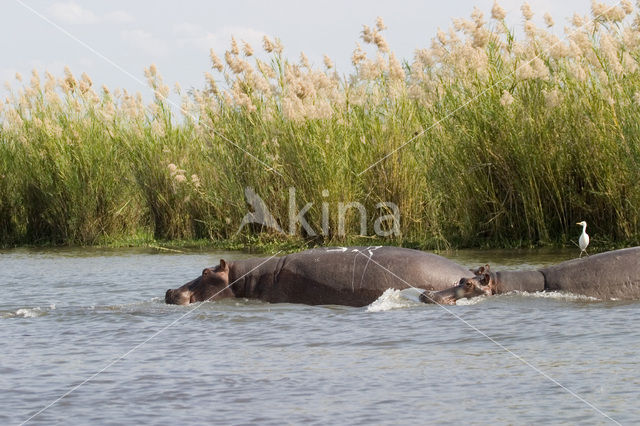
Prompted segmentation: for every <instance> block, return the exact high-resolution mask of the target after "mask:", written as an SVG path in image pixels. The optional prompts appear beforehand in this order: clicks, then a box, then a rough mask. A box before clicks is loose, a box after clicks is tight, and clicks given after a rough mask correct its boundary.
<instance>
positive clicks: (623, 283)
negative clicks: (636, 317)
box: [420, 247, 640, 304]
mask: <svg viewBox="0 0 640 426" xmlns="http://www.w3.org/2000/svg"><path fill="white" fill-rule="evenodd" d="M474 274H475V276H474V277H473V278H463V279H461V280H460V282H459V283H458V284H457V285H455V286H453V287H451V288H449V289H444V290H440V291H437V292H433V291H426V292H423V294H422V295H421V297H420V300H422V301H423V302H425V303H449V304H450V303H455V300H457V299H459V298H461V297H467V296H466V295H467V294H480V293H484V294H500V293H507V292H510V291H514V290H518V291H526V292H537V291H561V292H569V293H573V294H581V295H584V296H590V297H594V298H596V299H600V300H640V247H631V248H626V249H621V250H614V251H608V252H605V253H600V254H596V255H592V256H588V257H583V258H579V259H573V260H568V261H566V262H562V263H559V264H557V265H554V266H550V267H547V268H542V269H539V270H530V271H502V272H495V273H494V272H491V270H490V269H489V265H485V266H482V267H480V268H478V269H476V270H475V271H474ZM463 290H464V291H463Z"/></svg>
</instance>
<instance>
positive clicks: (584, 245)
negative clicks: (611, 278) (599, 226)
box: [576, 220, 589, 257]
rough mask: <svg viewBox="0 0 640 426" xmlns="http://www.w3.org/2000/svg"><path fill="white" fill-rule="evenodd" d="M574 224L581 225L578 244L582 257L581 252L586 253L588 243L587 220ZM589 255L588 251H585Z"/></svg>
mask: <svg viewBox="0 0 640 426" xmlns="http://www.w3.org/2000/svg"><path fill="white" fill-rule="evenodd" d="M576 225H582V235H580V239H579V240H578V245H579V246H580V256H579V257H582V252H585V253H587V246H588V245H589V234H587V222H585V221H584V220H583V221H582V222H578V223H576ZM587 256H589V253H587Z"/></svg>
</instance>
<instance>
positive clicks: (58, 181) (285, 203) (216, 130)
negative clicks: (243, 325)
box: [0, 1, 640, 248]
mask: <svg viewBox="0 0 640 426" xmlns="http://www.w3.org/2000/svg"><path fill="white" fill-rule="evenodd" d="M592 9H593V10H592V12H593V17H592V18H587V17H581V16H577V15H576V16H574V19H573V25H572V26H571V27H569V28H567V29H565V37H564V38H558V37H557V36H556V35H554V34H553V31H552V30H545V29H541V28H537V27H536V26H535V25H534V23H533V22H532V20H531V17H532V15H533V13H532V12H531V10H530V8H529V7H528V5H526V4H525V5H524V6H523V7H522V13H523V17H524V39H523V40H522V41H518V40H516V38H515V36H514V31H513V30H510V29H509V28H508V27H507V25H506V24H505V21H504V19H505V13H504V11H503V10H502V9H501V8H500V6H499V5H497V4H496V5H495V6H494V8H493V10H492V18H491V19H490V20H489V21H488V22H486V21H485V19H484V17H483V15H482V13H481V12H480V11H478V10H475V11H474V12H473V14H472V16H471V19H470V20H466V19H456V20H454V24H453V28H452V29H450V30H449V31H448V32H444V31H439V32H438V34H437V36H436V37H435V38H434V39H433V41H432V44H431V46H430V47H429V48H424V49H418V50H416V52H415V56H414V58H413V59H412V60H411V61H408V62H404V63H401V62H400V61H399V60H398V59H397V58H396V56H395V55H394V53H393V52H392V51H390V49H389V46H388V45H387V42H386V41H385V39H384V36H383V32H384V30H385V29H386V28H385V26H384V23H383V21H382V20H381V19H378V20H377V22H376V24H375V26H374V27H368V26H364V28H363V31H362V36H361V38H362V41H363V42H364V47H362V46H360V45H359V44H358V45H357V47H356V49H355V50H354V52H353V56H352V62H353V66H354V68H353V70H352V72H351V74H350V75H348V76H343V77H340V76H339V75H338V74H337V73H336V72H335V70H334V66H333V64H332V62H331V60H330V59H329V58H328V57H325V61H324V67H323V68H322V69H316V68H313V67H311V66H310V65H309V62H308V60H307V58H306V56H305V55H304V54H301V57H300V60H299V61H292V60H290V59H288V58H286V57H285V56H284V55H283V50H282V45H281V44H280V42H279V41H278V40H276V41H272V40H270V39H268V38H265V39H264V45H263V48H264V50H265V52H266V53H265V55H266V57H267V58H268V59H267V60H264V59H262V60H260V59H257V58H256V57H255V56H254V52H253V48H252V47H251V46H249V45H248V44H246V43H242V45H241V46H239V44H238V43H237V42H236V40H232V43H231V47H230V49H229V51H227V52H225V54H224V62H223V61H222V60H220V59H219V58H218V56H216V54H215V52H213V51H212V52H211V63H212V72H214V73H215V74H216V75H211V74H209V73H207V74H206V76H207V82H206V87H205V88H204V89H202V90H193V91H190V92H189V93H184V92H183V91H182V90H181V89H180V88H179V87H178V86H176V88H175V91H176V93H178V94H179V95H180V96H181V98H182V105H181V106H180V109H181V113H180V114H176V113H175V112H173V111H175V109H173V110H172V108H171V105H170V103H169V101H168V100H167V95H168V94H169V91H170V89H169V87H168V86H167V85H166V84H165V83H164V82H163V80H162V78H161V76H160V75H159V74H158V72H157V70H156V67H155V66H153V65H152V66H150V67H149V68H148V69H147V70H146V77H147V79H148V81H149V85H150V87H151V88H152V89H153V90H154V94H155V96H154V100H153V102H152V103H150V104H149V105H145V104H144V102H143V100H142V97H141V96H140V95H139V94H131V93H128V92H127V91H126V90H111V89H108V88H107V87H102V88H101V89H100V90H97V89H95V88H94V87H93V84H92V82H91V80H90V78H89V77H88V76H87V75H85V74H83V75H82V77H81V78H80V79H77V78H76V77H75V76H74V75H73V74H72V73H71V71H70V70H68V69H67V70H66V71H65V75H64V76H63V77H62V78H59V79H58V78H56V77H54V76H53V75H51V74H49V73H46V75H45V76H44V81H42V79H41V77H40V75H39V74H38V73H37V71H34V72H33V75H32V77H31V80H30V82H28V83H27V82H25V83H24V84H19V85H20V87H19V88H17V89H11V90H12V91H11V95H10V97H9V98H8V99H7V100H6V101H5V102H4V103H1V104H0V128H1V130H0V244H2V245H15V244H42V243H47V244H99V243H104V242H105V241H106V242H109V241H114V240H123V241H132V240H133V241H138V236H140V235H151V234H152V235H153V236H154V238H155V239H159V240H174V239H207V240H210V241H213V242H214V244H217V243H219V242H221V241H226V242H228V244H229V246H242V245H245V246H252V245H254V244H272V243H278V244H284V245H289V246H290V245H294V246H295V245H300V246H304V245H307V244H315V243H334V244H342V243H345V242H346V241H347V240H348V241H353V240H354V238H355V237H353V236H355V235H357V234H358V233H359V229H360V228H359V221H358V217H357V215H356V213H357V210H355V209H352V210H349V214H348V215H347V230H348V235H350V236H351V237H349V236H347V237H344V238H343V237H340V236H339V235H337V233H336V229H337V224H338V217H337V216H338V209H337V208H336V205H337V203H338V202H351V201H357V202H360V203H362V204H363V205H364V206H365V207H366V210H367V212H368V213H369V215H370V217H369V218H368V222H367V224H368V234H369V235H373V225H374V221H373V219H374V218H376V217H379V216H381V215H382V214H384V212H382V211H381V210H380V209H379V208H377V207H376V205H377V204H378V203H380V202H383V201H386V202H393V203H395V204H397V206H398V207H399V210H400V214H401V222H400V230H401V235H399V236H397V235H393V236H391V237H388V238H387V239H384V238H383V239H380V238H378V239H376V240H368V239H361V240H360V241H365V242H366V241H375V242H379V241H384V242H386V243H389V244H403V245H409V246H419V247H424V248H443V247H451V246H454V247H462V246H487V245H492V246H520V245H538V244H566V243H568V242H569V241H570V240H571V239H573V240H575V239H576V238H577V235H578V234H579V232H580V229H579V228H578V227H577V226H576V225H575V223H576V222H578V221H580V220H586V221H587V222H588V223H589V225H590V227H589V230H590V231H591V234H592V236H594V237H595V239H594V241H595V244H596V245H597V244H598V242H600V243H601V244H602V243H604V242H608V243H611V242H614V243H616V244H627V243H638V241H640V228H639V226H640V185H639V184H638V182H639V181H640V122H639V121H638V117H639V116H640V70H639V69H638V61H640V15H638V13H637V12H636V11H635V10H634V8H633V6H632V5H631V4H630V2H628V1H622V2H621V3H620V5H619V6H614V7H607V6H604V5H602V4H599V3H596V2H594V3H593V7H592ZM545 21H546V23H547V26H548V27H549V28H553V25H554V23H553V20H552V18H551V17H550V16H548V15H546V16H545ZM16 78H17V80H18V82H19V83H20V82H21V81H22V78H21V77H20V76H19V75H18V76H16ZM220 79H224V83H223V84H218V83H217V82H219V81H220ZM247 187H251V188H253V189H254V190H255V193H256V194H258V195H259V196H260V197H261V198H262V199H263V200H264V201H265V203H266V204H267V205H268V207H269V210H270V211H271V213H272V214H273V216H274V217H275V218H276V219H277V220H278V222H279V223H280V225H281V226H282V227H283V229H285V230H288V220H289V203H290V188H295V191H296V211H298V210H299V209H301V208H302V207H303V206H304V205H305V204H306V203H307V202H311V203H313V205H312V207H311V208H310V210H309V211H308V213H307V214H306V218H307V221H308V222H309V223H310V224H313V227H314V228H315V229H316V231H318V230H319V229H320V228H321V225H320V224H321V223H322V205H323V203H328V205H329V206H330V209H329V226H330V232H329V234H328V235H320V236H316V237H314V238H310V237H309V236H308V235H307V234H306V233H305V232H304V231H303V230H298V232H296V234H295V235H289V234H288V233H287V234H284V233H278V232H276V231H274V230H268V229H261V228H259V227H257V226H255V225H251V226H246V227H244V228H243V229H242V230H241V231H240V232H238V228H239V226H240V224H241V222H242V219H243V217H244V216H245V215H246V214H247V213H248V212H249V211H250V208H249V207H248V205H247V203H246V200H245V193H244V191H245V188H247ZM323 191H324V192H323ZM371 216H373V217H371ZM383 225H385V226H387V227H388V226H389V224H388V223H384V224H383Z"/></svg>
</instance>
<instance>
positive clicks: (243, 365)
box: [0, 249, 640, 424]
mask: <svg viewBox="0 0 640 426" xmlns="http://www.w3.org/2000/svg"><path fill="white" fill-rule="evenodd" d="M445 255H446V256H447V257H450V258H453V259H454V260H456V261H458V262H460V263H462V264H464V265H467V266H469V267H472V266H477V265H480V264H483V263H485V262H486V261H487V259H491V266H492V267H493V268H494V269H501V268H502V269H504V268H512V269H513V268H519V267H524V268H533V267H536V266H540V265H545V264H550V263H555V262H558V261H561V260H564V259H567V258H570V257H572V256H574V255H575V250H572V251H557V252H556V251H554V252H529V251H527V252H518V251H515V252H514V251H465V252H455V253H445ZM221 256H224V257H225V259H237V258H243V257H249V255H247V254H240V253H221V252H204V253H203V252H198V253H184V254H177V253H166V252H165V253H163V252H156V251H153V250H137V249H136V250H130V249H127V250H95V249H89V250H87V249H68V250H42V251H30V250H12V251H4V252H0V289H1V296H0V342H2V356H1V357H0V401H1V402H0V424H19V423H21V422H24V421H25V420H27V419H29V418H30V417H31V416H32V415H33V414H35V413H36V412H38V411H39V410H41V409H43V408H45V407H47V406H49V404H51V403H54V401H57V402H55V403H54V404H53V405H51V406H49V408H47V409H46V410H45V411H43V412H41V413H40V414H39V415H37V416H36V417H34V418H33V419H32V420H31V422H30V423H34V424H56V423H58V424H136V423H153V424H176V423H178V424H211V423H220V424H250V423H251V424H252V423H261V424H282V423H283V422H284V423H295V424H297V423H310V424H327V423H331V424H333V423H349V424H370V423H375V424H397V423H403V424H406V423H408V424H424V423H452V424H461V423H474V424H482V423H497V424H514V423H515V424H531V423H537V422H545V423H554V424H561V423H565V424H567V423H568V424H577V423H579V424H606V423H610V422H611V421H610V420H609V419H608V418H607V417H605V416H604V415H603V414H602V413H604V414H606V415H608V416H611V418H613V419H615V420H616V421H618V422H620V423H623V424H633V423H638V421H640V405H639V404H638V398H639V397H640V374H639V373H640V302H633V303H621V302H599V301H592V300H588V299H587V298H584V297H579V296H572V295H564V294H558V293H556V294H546V295H526V294H510V295H503V296H495V297H491V298H478V299H473V300H471V301H465V302H464V303H461V304H459V305H457V306H449V307H446V310H445V309H444V308H442V307H438V306H434V305H423V304H419V303H417V302H416V300H417V298H416V295H415V292H412V291H411V290H405V291H402V292H398V291H388V292H387V293H386V294H385V295H384V296H382V297H381V298H380V299H379V300H378V301H376V302H375V303H374V304H372V305H370V306H369V307H365V308H350V307H342V306H315V307H314V306H304V305H292V304H266V303H261V302H257V301H251V300H227V301H223V302H216V303H200V304H196V305H192V306H189V307H181V306H167V305H165V304H164V302H163V296H164V292H165V290H166V289H167V288H169V287H176V286H177V285H180V284H182V283H184V282H186V281H187V280H189V279H191V278H193V277H195V276H196V275H198V274H199V272H200V271H201V270H202V268H203V267H204V266H208V265H213V264H215V263H217V261H218V259H219V258H220V257H221ZM193 308H196V309H195V310H193V311H192V309H193ZM185 314H186V315H185ZM489 337H490V338H491V339H493V341H492V340H490V339H489ZM145 342H146V343H145ZM496 342H497V343H499V344H500V345H502V346H504V348H507V349H508V350H509V351H511V352H507V350H505V349H503V348H502V347H500V346H498V344H496ZM516 356H517V357H520V359H519V358H516ZM523 360H524V361H526V363H528V364H525V363H524V362H523ZM114 361H116V362H114ZM536 369H539V370H540V371H542V372H544V374H547V375H548V376H549V377H551V378H553V379H554V380H556V381H557V382H559V383H560V384H562V386H565V387H566V388H567V389H570V390H571V391H572V392H574V393H575V394H576V395H577V396H575V395H572V394H571V393H569V391H567V390H565V389H563V388H562V387H560V386H559V385H558V384H556V383H553V382H552V381H551V380H550V379H549V378H545V377H544V376H543V375H542V374H541V372H540V371H537V370H536ZM96 373H99V374H97V375H95V374H96ZM94 375H95V376H94ZM91 377H93V378H92V379H91V380H89V381H87V382H86V383H84V384H82V383H83V381H85V380H87V379H88V378H91ZM81 384H82V385H81ZM78 385H81V386H79V387H77V386H78ZM73 389H75V390H73ZM70 390H73V391H72V392H71V393H69V394H68V395H67V396H66V397H64V398H62V399H60V400H58V398H60V397H61V396H62V395H64V394H65V393H66V392H69V391H70ZM578 396H579V397H580V398H583V399H584V400H585V401H588V403H590V404H593V405H594V406H595V407H597V409H598V410H601V411H602V413H600V412H598V411H596V410H594V408H592V407H590V406H589V405H587V403H586V402H584V401H581V400H580V399H579V398H578Z"/></svg>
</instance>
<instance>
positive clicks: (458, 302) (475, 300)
mask: <svg viewBox="0 0 640 426" xmlns="http://www.w3.org/2000/svg"><path fill="white" fill-rule="evenodd" d="M485 300H487V296H478V297H472V298H471V299H458V300H456V305H458V306H468V305H476V304H478V303H480V302H484V301H485Z"/></svg>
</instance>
